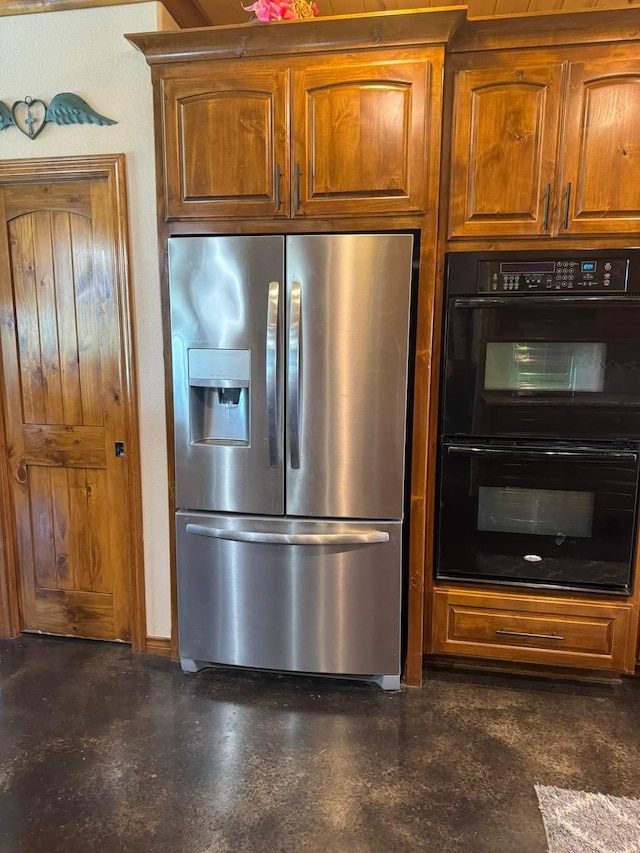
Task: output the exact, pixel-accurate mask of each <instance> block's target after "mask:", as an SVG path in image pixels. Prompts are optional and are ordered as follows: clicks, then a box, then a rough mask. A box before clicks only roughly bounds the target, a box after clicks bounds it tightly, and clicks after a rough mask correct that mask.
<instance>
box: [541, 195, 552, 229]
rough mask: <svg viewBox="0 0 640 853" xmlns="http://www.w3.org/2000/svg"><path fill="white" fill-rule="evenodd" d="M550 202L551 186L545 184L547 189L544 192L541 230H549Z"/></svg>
mask: <svg viewBox="0 0 640 853" xmlns="http://www.w3.org/2000/svg"><path fill="white" fill-rule="evenodd" d="M550 201H551V184H547V188H546V190H545V191H544V222H543V223H542V230H543V231H548V230H549V202H550Z"/></svg>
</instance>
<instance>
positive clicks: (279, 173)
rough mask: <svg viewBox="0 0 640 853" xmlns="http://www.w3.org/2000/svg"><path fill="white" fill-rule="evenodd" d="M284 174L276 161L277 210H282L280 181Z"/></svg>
mask: <svg viewBox="0 0 640 853" xmlns="http://www.w3.org/2000/svg"><path fill="white" fill-rule="evenodd" d="M281 179H282V174H281V172H280V164H279V163H276V179H275V180H276V210H280V181H281Z"/></svg>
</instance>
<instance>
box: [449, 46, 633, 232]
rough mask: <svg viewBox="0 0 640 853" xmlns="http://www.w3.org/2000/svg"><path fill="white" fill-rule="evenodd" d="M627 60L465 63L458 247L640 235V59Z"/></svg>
mask: <svg viewBox="0 0 640 853" xmlns="http://www.w3.org/2000/svg"><path fill="white" fill-rule="evenodd" d="M629 53H630V52H629V49H628V48H624V47H620V46H617V47H615V48H611V49H610V50H605V49H603V48H602V47H596V48H589V47H585V48H581V49H576V48H555V49H554V50H551V51H546V52H544V53H540V52H534V51H505V52H504V53H502V54H500V55H498V56H497V57H490V58H489V60H487V56H486V54H485V55H484V56H482V58H481V60H480V65H481V67H480V68H476V67H475V65H474V62H473V61H472V58H471V57H470V56H469V55H466V56H465V57H464V59H462V60H461V59H460V57H457V58H456V60H455V63H454V64H455V65H456V66H457V67H456V68H455V70H454V75H455V84H454V103H453V119H452V155H451V182H450V196H449V228H448V235H449V237H450V238H451V239H456V238H465V239H476V238H479V237H480V238H485V237H489V238H496V239H501V238H511V237H565V236H573V235H576V236H581V235H584V234H592V235H598V234H599V235H608V234H628V233H631V232H634V231H637V230H638V228H639V224H640V149H639V148H638V144H637V140H638V138H640V59H638V58H637V57H634V58H631V57H630V55H629ZM462 66H465V67H462Z"/></svg>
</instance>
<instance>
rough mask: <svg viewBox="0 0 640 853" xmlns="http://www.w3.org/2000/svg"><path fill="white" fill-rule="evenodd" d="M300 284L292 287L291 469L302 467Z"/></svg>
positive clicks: (290, 325)
mask: <svg viewBox="0 0 640 853" xmlns="http://www.w3.org/2000/svg"><path fill="white" fill-rule="evenodd" d="M301 299H302V288H301V285H300V282H298V281H294V282H293V284H292V285H291V308H290V311H289V424H288V426H289V450H290V453H291V467H292V468H299V467H300V311H301Z"/></svg>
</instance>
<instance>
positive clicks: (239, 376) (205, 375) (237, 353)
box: [189, 349, 251, 388]
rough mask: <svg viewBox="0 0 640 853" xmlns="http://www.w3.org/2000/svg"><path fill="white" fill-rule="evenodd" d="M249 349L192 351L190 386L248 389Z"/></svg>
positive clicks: (190, 357) (249, 370)
mask: <svg viewBox="0 0 640 853" xmlns="http://www.w3.org/2000/svg"><path fill="white" fill-rule="evenodd" d="M250 376H251V352H250V350H248V349H190V350H189V385H197V386H200V387H205V388H248V387H249V379H250Z"/></svg>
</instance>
